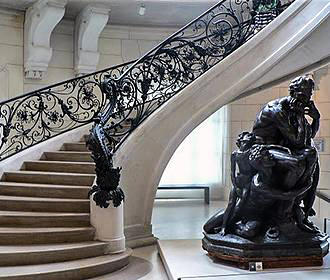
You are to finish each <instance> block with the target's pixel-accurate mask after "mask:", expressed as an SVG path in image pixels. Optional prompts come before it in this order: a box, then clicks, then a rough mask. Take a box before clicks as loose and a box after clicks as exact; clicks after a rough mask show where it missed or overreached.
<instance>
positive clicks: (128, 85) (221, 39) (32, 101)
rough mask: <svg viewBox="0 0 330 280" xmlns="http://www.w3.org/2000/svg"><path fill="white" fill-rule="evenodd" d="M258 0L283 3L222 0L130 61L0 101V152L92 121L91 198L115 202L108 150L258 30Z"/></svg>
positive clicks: (278, 9)
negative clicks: (94, 177) (93, 175)
mask: <svg viewBox="0 0 330 280" xmlns="http://www.w3.org/2000/svg"><path fill="white" fill-rule="evenodd" d="M268 2H269V3H270V2H272V3H273V2H274V3H275V2H276V5H270V6H269V4H267V3H268ZM292 2H293V1H292ZM261 5H264V6H265V7H268V8H269V7H270V10H269V11H268V12H270V13H271V14H276V15H278V14H279V13H280V12H281V11H282V10H284V9H285V7H286V6H288V5H281V3H280V0H256V1H253V0H223V1H221V2H219V3H218V4H216V5H215V6H213V7H212V8H211V9H209V10H208V11H206V12H205V13H203V14H202V15H201V16H199V17H198V18H197V19H195V20H194V21H192V22H191V23H189V24H188V25H186V26H185V27H183V28H182V29H180V30H179V31H178V32H176V33H175V34H173V35H172V36H170V37H169V38H167V39H166V40H165V41H163V42H162V43H160V44H159V45H158V46H157V47H155V48H154V49H153V50H151V51H150V52H149V53H147V54H146V55H145V56H143V57H142V58H140V59H139V60H137V61H135V62H129V63H126V64H122V65H119V66H117V67H112V68H109V69H106V70H103V71H99V72H96V73H93V74H90V75H86V76H83V77H78V78H75V79H72V80H68V81H65V82H62V83H59V84H56V85H53V86H50V87H46V88H43V89H40V90H36V91H34V92H31V93H29V94H25V95H23V96H20V97H17V98H14V99H11V100H8V101H5V102H1V103H0V135H1V136H0V159H1V160H2V159H4V158H7V157H9V156H11V155H13V154H16V153H17V152H20V151H22V150H24V149H26V148H28V147H31V146H33V145H35V144H37V143H40V142H42V141H44V140H47V139H49V138H51V137H53V136H56V135H58V134H61V133H63V132H66V131H69V130H71V129H73V128H76V127H79V126H81V125H84V124H86V123H91V122H93V121H94V122H95V124H94V127H93V129H92V131H91V139H90V141H89V144H88V146H89V147H90V149H91V151H92V153H93V157H94V160H95V162H96V165H97V168H96V173H97V177H98V181H97V185H96V187H93V191H92V192H93V193H94V192H95V195H94V200H96V201H97V203H98V205H100V206H102V207H107V206H108V203H107V202H106V201H109V200H113V202H114V204H115V205H118V203H119V204H120V201H121V200H122V199H123V198H124V196H123V193H122V191H120V190H118V192H117V191H116V187H115V183H114V182H117V181H118V182H119V173H120V169H118V168H114V167H113V163H112V156H113V154H114V153H115V152H116V150H117V149H118V148H119V147H120V145H121V143H123V141H124V140H125V139H126V137H128V135H129V134H130V133H131V132H132V131H133V130H134V129H135V128H136V127H137V126H138V125H139V124H141V123H142V122H143V121H144V120H145V119H146V118H147V117H148V116H149V115H150V114H152V113H153V112H154V111H155V110H156V109H157V108H159V107H160V106H161V105H163V104H164V103H165V102H166V101H168V100H169V99H170V98H171V97H173V96H174V95H176V94H177V93H179V92H180V91H181V90H182V89H183V88H185V87H186V86H187V85H189V84H190V83H191V82H193V81H194V80H196V79H197V78H198V77H200V76H201V75H202V74H203V73H205V72H206V71H207V70H209V69H210V68H212V67H213V66H214V65H215V64H217V63H219V62H220V61H222V60H223V59H224V58H225V57H227V56H228V55H229V54H231V53H232V52H234V51H235V50H236V49H237V48H239V47H240V46H241V45H243V44H244V43H245V42H246V41H247V40H249V39H250V38H251V37H253V36H254V35H255V34H256V32H258V31H259V30H260V29H261V28H260V24H259V23H258V15H259V16H260V13H261V11H262V12H264V11H265V10H264V9H259V8H260V7H261ZM106 162H108V163H106ZM108 173H109V174H113V176H114V178H116V179H113V180H112V179H111V178H110V177H109V176H108ZM117 174H118V176H117ZM117 179H118V180H117ZM107 180H110V181H111V180H112V181H111V183H110V181H109V182H108V181H107ZM117 186H118V184H117Z"/></svg>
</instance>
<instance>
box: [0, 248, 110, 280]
mask: <svg viewBox="0 0 330 280" xmlns="http://www.w3.org/2000/svg"><path fill="white" fill-rule="evenodd" d="M107 250H108V249H107V245H105V244H99V245H94V246H86V247H80V248H72V249H65V250H58V251H48V252H42V251H41V252H33V253H32V252H29V253H20V252H17V253H10V254H4V253H3V254H1V253H0V265H1V266H12V265H15V266H16V265H33V264H45V263H53V262H64V261H72V260H78V259H84V258H92V257H97V256H102V255H105V254H106V253H107ZM0 279H1V278H0Z"/></svg>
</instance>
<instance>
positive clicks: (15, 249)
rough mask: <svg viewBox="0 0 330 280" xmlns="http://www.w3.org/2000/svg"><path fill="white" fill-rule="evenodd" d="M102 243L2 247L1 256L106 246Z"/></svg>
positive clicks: (87, 242) (86, 242)
mask: <svg viewBox="0 0 330 280" xmlns="http://www.w3.org/2000/svg"><path fill="white" fill-rule="evenodd" d="M106 244H107V243H106V242H102V241H85V242H76V243H58V244H32V245H0V255H1V254H9V253H28V252H49V251H60V250H68V249H75V248H83V247H93V246H98V245H106Z"/></svg>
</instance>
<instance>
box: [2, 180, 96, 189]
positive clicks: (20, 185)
mask: <svg viewBox="0 0 330 280" xmlns="http://www.w3.org/2000/svg"><path fill="white" fill-rule="evenodd" d="M1 186H13V187H15V186H19V187H31V188H63V189H65V188H73V189H79V188H82V189H89V188H90V187H88V186H83V185H81V186H76V185H56V184H54V185H53V184H35V183H20V182H9V181H0V187H1Z"/></svg>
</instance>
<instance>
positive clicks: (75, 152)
mask: <svg viewBox="0 0 330 280" xmlns="http://www.w3.org/2000/svg"><path fill="white" fill-rule="evenodd" d="M45 154H84V155H90V154H92V153H91V152H84V151H62V150H59V151H55V152H45Z"/></svg>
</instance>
